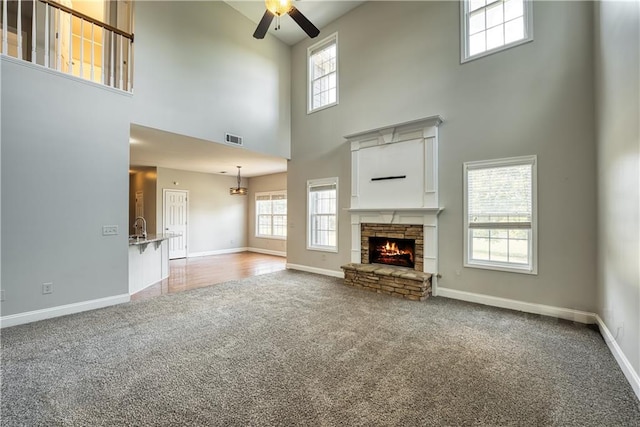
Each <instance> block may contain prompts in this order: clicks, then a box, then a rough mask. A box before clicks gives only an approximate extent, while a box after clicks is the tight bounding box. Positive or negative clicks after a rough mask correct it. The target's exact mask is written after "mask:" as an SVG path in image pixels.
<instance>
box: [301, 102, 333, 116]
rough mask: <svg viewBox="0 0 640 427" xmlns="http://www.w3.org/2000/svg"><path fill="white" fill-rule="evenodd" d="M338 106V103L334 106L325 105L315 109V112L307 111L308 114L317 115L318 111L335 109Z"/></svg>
mask: <svg viewBox="0 0 640 427" xmlns="http://www.w3.org/2000/svg"><path fill="white" fill-rule="evenodd" d="M336 105H338V101H336V102H334V103H332V104H327V105H323V106H322V107H318V108H314V109H313V110H307V114H313V113H317V112H318V111H322V110H326V109H327V108H331V107H335V106H336Z"/></svg>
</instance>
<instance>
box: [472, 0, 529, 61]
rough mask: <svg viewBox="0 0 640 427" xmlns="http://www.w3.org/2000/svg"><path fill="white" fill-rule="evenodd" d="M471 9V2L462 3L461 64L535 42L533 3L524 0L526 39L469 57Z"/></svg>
mask: <svg viewBox="0 0 640 427" xmlns="http://www.w3.org/2000/svg"><path fill="white" fill-rule="evenodd" d="M468 9H469V0H461V1H460V63H461V64H464V63H465V62H469V61H473V60H476V59H479V58H483V57H485V56H489V55H493V54H494V53H498V52H501V51H503V50H507V49H511V48H512V47H516V46H520V45H521V44H525V43H529V42H532V41H533V1H532V0H524V11H525V12H524V25H525V28H524V31H525V38H523V39H521V40H518V41H515V42H511V43H508V44H505V45H502V46H498V47H496V48H493V49H491V50H485V51H484V52H482V53H478V54H475V55H473V56H469V54H468V52H469V37H467V32H468V28H467V24H468V22H469V20H468V19H467V10H468Z"/></svg>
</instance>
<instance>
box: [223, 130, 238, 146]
mask: <svg viewBox="0 0 640 427" xmlns="http://www.w3.org/2000/svg"><path fill="white" fill-rule="evenodd" d="M224 140H225V141H226V142H227V144H233V145H242V137H241V136H238V135H232V134H230V133H225V134H224Z"/></svg>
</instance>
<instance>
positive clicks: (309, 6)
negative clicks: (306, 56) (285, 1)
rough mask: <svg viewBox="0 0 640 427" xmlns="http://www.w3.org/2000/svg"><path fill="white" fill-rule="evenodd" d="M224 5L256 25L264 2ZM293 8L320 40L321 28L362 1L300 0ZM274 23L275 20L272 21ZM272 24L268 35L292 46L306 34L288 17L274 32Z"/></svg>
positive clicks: (249, 0)
mask: <svg viewBox="0 0 640 427" xmlns="http://www.w3.org/2000/svg"><path fill="white" fill-rule="evenodd" d="M226 3H227V4H228V5H229V6H231V7H232V8H234V9H236V10H237V11H238V12H240V13H242V14H243V15H244V16H246V17H247V18H249V19H250V20H251V21H253V22H255V23H256V25H257V24H258V22H260V20H261V19H262V15H264V11H265V9H266V8H265V3H264V1H255V0H227V1H226ZM294 3H295V7H296V8H297V9H298V10H299V11H300V12H302V14H303V15H304V16H306V17H307V19H309V20H310V21H311V22H312V23H313V25H315V26H316V27H318V28H319V29H320V35H319V36H318V38H319V39H322V37H323V33H322V28H323V27H325V26H326V25H327V24H328V23H330V22H332V21H335V20H336V19H337V18H339V17H340V16H342V15H344V14H345V13H347V12H348V11H350V10H351V9H353V8H355V7H356V6H359V5H361V4H362V3H364V1H352V0H322V1H318V0H315V1H314V0H300V1H295V2H294ZM274 23H275V20H274ZM274 23H272V24H271V26H270V28H269V34H271V35H273V36H275V37H277V38H279V39H280V40H282V41H283V42H285V43H286V44H288V45H290V46H292V45H294V44H296V43H298V42H299V41H301V40H304V39H305V38H306V37H308V36H307V34H306V33H305V32H304V31H302V29H301V28H300V27H299V26H298V24H296V23H295V21H294V20H293V19H291V18H290V17H288V16H283V17H282V20H281V22H280V29H279V30H277V31H276V30H274Z"/></svg>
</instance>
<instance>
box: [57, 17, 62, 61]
mask: <svg viewBox="0 0 640 427" xmlns="http://www.w3.org/2000/svg"><path fill="white" fill-rule="evenodd" d="M61 36H62V12H61V11H59V10H56V70H58V71H62V37H61Z"/></svg>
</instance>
